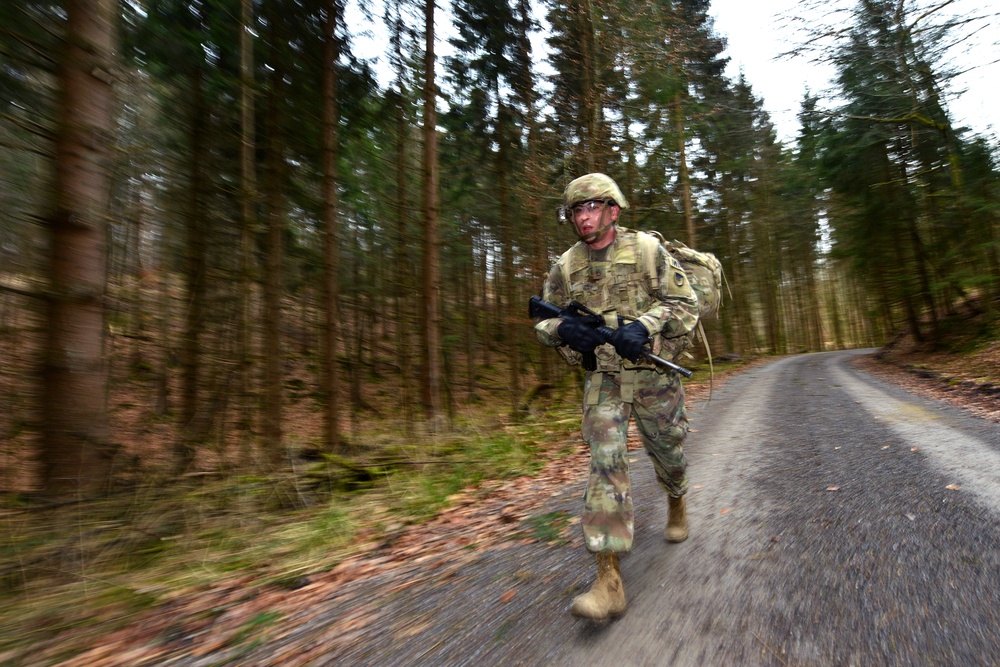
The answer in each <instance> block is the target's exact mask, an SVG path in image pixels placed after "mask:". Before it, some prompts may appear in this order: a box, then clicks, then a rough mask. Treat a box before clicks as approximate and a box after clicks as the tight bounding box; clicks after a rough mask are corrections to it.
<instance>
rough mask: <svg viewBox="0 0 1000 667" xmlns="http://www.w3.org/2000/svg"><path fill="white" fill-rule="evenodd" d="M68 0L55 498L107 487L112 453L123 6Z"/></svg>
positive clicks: (49, 488) (55, 352) (51, 438)
mask: <svg viewBox="0 0 1000 667" xmlns="http://www.w3.org/2000/svg"><path fill="white" fill-rule="evenodd" d="M64 6H65V10H66V35H65V38H64V42H63V47H64V50H63V53H62V60H61V63H60V67H59V83H60V86H61V90H60V98H59V107H58V114H59V115H58V130H57V138H56V145H55V155H54V158H55V193H54V194H55V197H54V204H55V212H54V214H53V216H52V226H51V260H50V261H51V263H50V265H49V279H50V300H49V306H48V313H47V318H48V327H47V328H48V332H47V337H46V344H45V351H44V362H43V363H44V375H43V399H42V432H41V435H42V442H41V462H42V487H43V491H44V492H45V493H46V494H48V495H50V496H64V495H78V494H84V495H91V494H94V493H97V492H99V491H100V490H102V489H103V488H105V487H106V485H107V483H108V475H109V472H110V470H111V455H112V450H111V444H110V442H109V432H108V414H107V403H106V399H105V386H106V380H105V377H104V373H103V369H102V363H101V349H102V342H103V337H104V309H103V301H104V289H105V285H104V280H105V264H106V252H107V251H106V246H105V218H106V215H107V206H108V197H109V194H110V185H109V181H110V179H109V174H108V160H109V156H110V150H109V149H110V143H111V132H112V128H113V118H112V108H113V105H112V101H113V91H112V87H111V84H112V75H111V70H112V65H113V63H112V58H113V53H114V48H115V46H114V45H115V33H114V27H113V22H114V14H115V10H116V8H117V4H116V3H115V2H113V1H112V0H67V2H66V3H65V5H64Z"/></svg>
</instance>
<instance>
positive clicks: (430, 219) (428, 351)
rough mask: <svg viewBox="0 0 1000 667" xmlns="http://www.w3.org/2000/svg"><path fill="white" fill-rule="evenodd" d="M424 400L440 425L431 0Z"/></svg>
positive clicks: (430, 5)
mask: <svg viewBox="0 0 1000 667" xmlns="http://www.w3.org/2000/svg"><path fill="white" fill-rule="evenodd" d="M424 30H425V33H424V39H425V42H426V47H425V51H424V126H423V135H424V243H423V245H424V257H423V339H424V358H425V362H424V400H425V402H426V409H427V415H426V416H427V420H428V424H429V426H430V428H431V430H432V431H437V430H439V429H440V427H441V419H442V416H443V415H442V400H441V313H440V294H439V289H440V277H439V276H440V266H439V259H438V254H439V247H438V246H439V241H438V212H439V210H438V206H439V205H438V155H437V108H436V103H437V85H436V83H435V79H434V0H425V3H424Z"/></svg>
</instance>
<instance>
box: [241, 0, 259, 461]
mask: <svg viewBox="0 0 1000 667" xmlns="http://www.w3.org/2000/svg"><path fill="white" fill-rule="evenodd" d="M240 6H241V12H242V20H241V23H240V178H241V180H242V187H241V190H240V217H241V218H242V229H241V239H240V317H239V322H237V325H236V358H237V359H238V362H239V379H238V382H239V386H238V387H237V390H236V395H237V396H238V397H239V410H240V411H241V415H242V416H241V417H240V420H239V426H240V429H241V431H242V437H241V439H242V441H243V445H244V447H243V448H242V449H244V451H245V449H246V447H245V446H246V445H247V444H248V443H249V435H250V432H251V430H252V428H253V424H252V422H253V418H252V415H253V412H254V410H253V409H252V406H251V399H250V397H251V393H252V392H251V387H250V382H251V380H250V377H251V370H252V368H253V356H254V355H253V353H252V350H251V346H252V343H251V341H252V340H253V336H252V335H251V327H252V324H251V323H252V322H254V321H255V318H254V317H253V313H252V302H253V291H254V290H253V286H254V276H253V274H254V270H253V265H254V261H253V256H254V238H255V234H256V231H257V174H256V170H255V167H254V165H255V160H254V150H255V141H254V139H255V125H254V106H255V105H254V64H253V46H254V39H253V34H254V33H253V23H254V15H253V0H240Z"/></svg>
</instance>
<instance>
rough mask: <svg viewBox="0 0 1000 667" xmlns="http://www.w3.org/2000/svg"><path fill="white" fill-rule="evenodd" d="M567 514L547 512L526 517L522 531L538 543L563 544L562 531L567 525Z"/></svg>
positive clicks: (564, 541)
mask: <svg viewBox="0 0 1000 667" xmlns="http://www.w3.org/2000/svg"><path fill="white" fill-rule="evenodd" d="M569 519H570V515H569V513H568V512H549V513H547V514H540V515H538V516H532V517H528V518H527V519H525V520H524V521H523V524H524V530H525V532H526V533H528V534H529V535H530V536H531V537H533V538H534V539H536V540H538V541H539V542H546V543H554V544H565V543H566V539H565V538H564V537H563V530H564V529H565V528H566V526H567V525H569Z"/></svg>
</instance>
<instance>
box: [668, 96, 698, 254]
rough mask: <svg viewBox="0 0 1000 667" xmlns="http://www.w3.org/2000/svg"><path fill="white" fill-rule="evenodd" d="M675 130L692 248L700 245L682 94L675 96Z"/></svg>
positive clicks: (686, 228)
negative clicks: (692, 198) (688, 158)
mask: <svg viewBox="0 0 1000 667" xmlns="http://www.w3.org/2000/svg"><path fill="white" fill-rule="evenodd" d="M674 131H675V132H676V133H677V180H678V185H679V186H680V188H681V201H682V202H683V204H684V229H685V230H686V231H687V244H688V246H689V247H691V248H697V247H698V237H697V235H696V233H695V226H694V209H693V207H692V204H691V176H690V175H689V174H688V165H687V133H686V132H685V131H684V107H683V104H682V99H681V95H680V94H679V93H678V95H677V96H676V97H675V98H674Z"/></svg>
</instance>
